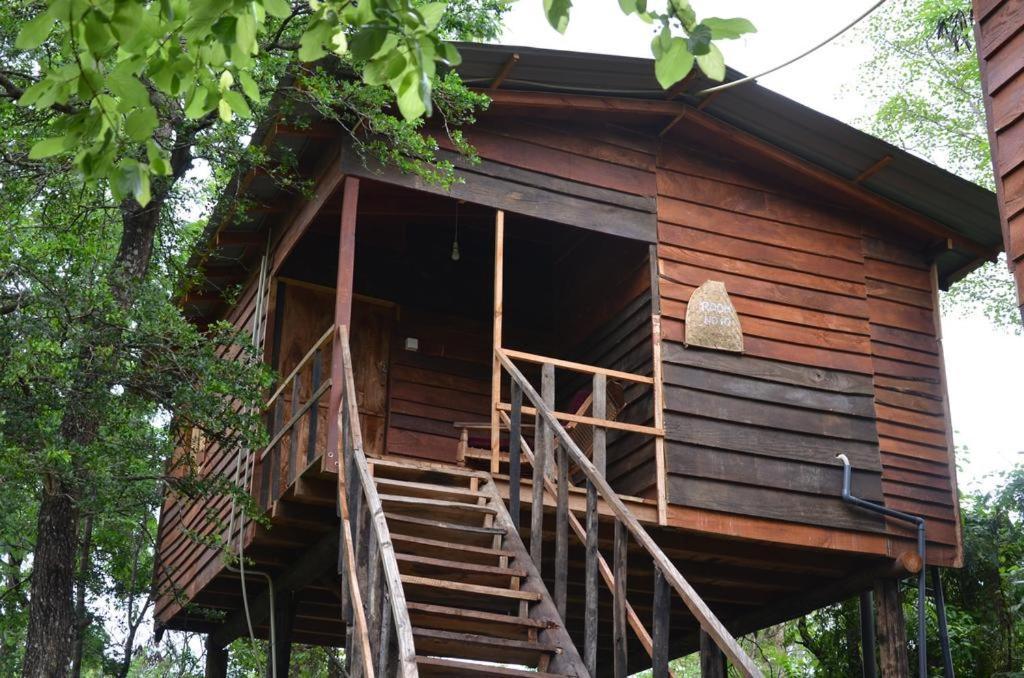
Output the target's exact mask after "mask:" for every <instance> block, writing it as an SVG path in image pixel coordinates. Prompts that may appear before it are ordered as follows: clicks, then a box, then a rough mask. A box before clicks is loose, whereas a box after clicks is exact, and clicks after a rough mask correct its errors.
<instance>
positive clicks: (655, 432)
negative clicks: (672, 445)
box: [498, 403, 665, 436]
mask: <svg viewBox="0 0 1024 678" xmlns="http://www.w3.org/2000/svg"><path fill="white" fill-rule="evenodd" d="M511 409H512V406H511V405H509V403H498V410H499V411H503V412H508V411H509V410H511ZM523 414H529V415H532V416H536V415H537V409H536V408H534V407H527V406H526V405H523ZM551 415H552V417H554V418H555V419H556V420H558V421H567V422H571V423H574V424H584V425H587V426H597V427H599V428H606V429H607V428H611V429H615V430H616V431H625V432H627V433H643V434H646V435H649V436H661V435H664V434H665V432H664V431H663V430H662V429H660V428H656V427H654V426H644V425H643V424H631V423H629V422H628V421H615V420H614V419H597V418H596V417H588V416H586V415H583V414H574V413H572V412H557V411H552V412H551Z"/></svg>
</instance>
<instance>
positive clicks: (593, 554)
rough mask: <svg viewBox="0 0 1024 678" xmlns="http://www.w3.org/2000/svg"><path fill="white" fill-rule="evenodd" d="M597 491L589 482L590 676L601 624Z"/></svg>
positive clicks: (586, 632) (586, 655) (586, 643)
mask: <svg viewBox="0 0 1024 678" xmlns="http://www.w3.org/2000/svg"><path fill="white" fill-rule="evenodd" d="M597 518H598V516H597V490H596V489H595V488H594V485H593V483H591V482H589V481H588V482H587V516H586V521H587V538H586V552H587V560H586V566H585V567H586V569H585V573H584V580H585V586H586V602H585V605H586V611H585V616H584V620H583V625H584V628H583V663H584V664H586V666H587V671H589V672H590V675H592V676H596V675H597V629H598V624H599V618H598V613H599V608H598V590H597V574H598V573H597V561H598V558H599V556H600V554H599V553H598V550H597V543H598V542H597V540H598V536H599V533H598V529H599V528H598V520H597Z"/></svg>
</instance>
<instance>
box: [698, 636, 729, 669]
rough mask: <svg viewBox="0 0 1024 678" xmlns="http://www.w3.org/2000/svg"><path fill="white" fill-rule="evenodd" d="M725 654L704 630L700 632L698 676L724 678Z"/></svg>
mask: <svg viewBox="0 0 1024 678" xmlns="http://www.w3.org/2000/svg"><path fill="white" fill-rule="evenodd" d="M727 674H728V671H727V670H726V666H725V654H724V653H723V652H722V650H721V648H719V647H718V645H716V644H715V641H714V639H712V638H711V636H709V635H708V634H707V633H705V631H704V629H701V630H700V675H701V676H703V678H725V677H726V675H727Z"/></svg>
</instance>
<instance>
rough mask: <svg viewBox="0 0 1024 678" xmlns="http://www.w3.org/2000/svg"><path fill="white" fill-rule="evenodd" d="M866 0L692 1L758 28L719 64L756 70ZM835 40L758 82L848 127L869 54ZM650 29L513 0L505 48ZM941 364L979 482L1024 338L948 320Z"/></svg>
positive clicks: (647, 34)
mask: <svg viewBox="0 0 1024 678" xmlns="http://www.w3.org/2000/svg"><path fill="white" fill-rule="evenodd" d="M871 4H873V0H856V1H852V0H851V1H849V2H844V3H826V2H821V0H784V1H783V2H765V1H764V0H694V7H695V9H696V10H697V13H698V15H699V16H719V17H723V18H727V17H733V16H742V17H745V18H747V19H750V20H751V21H753V22H754V25H755V26H757V28H758V33H756V34H753V35H751V36H749V37H746V38H744V39H740V40H733V41H724V42H723V43H722V48H723V52H724V53H725V57H726V62H727V63H728V64H729V65H730V66H731V67H733V68H735V69H737V70H739V71H741V72H743V73H746V74H752V73H759V72H762V71H765V70H768V69H769V68H771V67H773V66H776V65H777V64H780V63H782V62H784V61H786V60H788V59H789V58H791V57H793V56H795V55H796V54H799V53H800V52H802V51H804V50H805V49H807V48H809V47H811V46H812V45H814V44H815V43H817V42H819V41H821V40H822V39H824V38H825V37H827V36H829V35H831V34H832V33H834V32H835V31H836V30H838V29H839V28H841V27H843V26H845V25H846V24H847V23H848V22H849V21H851V20H852V19H854V18H855V17H856V16H858V15H859V14H860V13H861V12H863V11H864V10H865V9H867V8H868V7H869V6H870V5H871ZM849 35H850V34H847V35H846V36H844V38H845V39H840V40H838V41H835V42H833V43H831V44H829V45H827V46H826V47H823V48H822V49H820V50H818V51H817V52H815V53H814V54H812V55H810V56H808V57H806V58H805V59H803V60H802V61H799V62H797V63H795V64H793V65H791V66H788V67H787V68H785V69H783V70H781V71H779V72H777V73H773V74H772V75H769V76H766V77H765V78H763V79H761V80H760V84H762V85H764V86H766V87H768V88H770V89H773V90H775V91H777V92H779V93H780V94H784V95H786V96H788V97H790V98H792V99H795V100H796V101H799V102H800V103H802V104H805V105H807V106H810V107H812V108H815V109H817V110H819V111H821V112H823V113H826V114H828V115H831V116H833V117H835V118H838V119H839V120H842V121H843V122H847V123H850V124H854V123H856V121H857V119H858V118H863V117H864V116H866V115H868V114H869V113H870V112H871V111H870V110H869V103H868V102H867V101H865V100H864V99H863V98H862V97H859V96H857V95H856V93H855V92H854V90H855V89H856V85H857V77H858V76H859V69H858V67H859V66H860V64H862V63H863V62H864V61H865V60H867V59H868V58H869V57H870V50H869V49H868V48H867V47H865V46H863V45H860V44H857V42H856V40H851V39H849V38H848V36H849ZM651 36H652V32H651V28H650V26H648V25H646V24H643V23H642V22H640V21H639V20H638V19H636V18H635V17H629V18H627V17H625V16H623V15H622V13H621V12H620V11H619V8H618V3H617V2H616V0H577V1H576V3H575V7H574V8H573V14H572V18H571V19H570V21H569V28H568V30H567V31H566V33H565V35H559V34H558V33H557V32H555V31H554V30H553V29H552V28H551V27H550V26H548V24H547V22H546V21H545V19H544V14H543V6H542V3H541V0H520V2H517V3H516V4H515V5H514V6H513V9H512V11H511V13H510V14H509V15H508V16H507V18H506V32H505V35H504V37H503V39H502V40H501V42H502V43H504V44H509V45H523V46H531V47H547V48H552V49H566V50H576V51H581V52H599V53H604V54H620V55H623V56H639V57H646V58H650V51H649V44H650V39H651ZM943 325H944V327H943V329H944V333H945V339H944V344H945V352H946V368H947V371H948V375H949V390H950V406H951V409H952V414H953V427H954V429H955V431H956V436H955V437H956V442H957V444H958V445H966V446H967V447H968V448H970V451H971V454H970V458H969V459H964V458H962V457H961V458H960V459H959V463H960V466H961V470H960V485H961V487H962V488H969V487H976V486H978V485H979V484H982V485H985V484H987V483H985V481H984V477H985V476H986V475H988V474H990V473H992V472H994V471H998V470H1003V469H1007V468H1009V467H1010V466H1011V465H1012V464H1014V463H1017V462H1024V456H1021V454H1020V453H1019V451H1021V450H1024V434H1022V433H1021V431H1022V430H1024V426H1022V425H1021V421H1020V418H1021V417H1022V416H1024V410H1022V403H1024V398H1021V395H1020V391H1019V388H1018V390H1017V392H1014V390H1013V386H1014V385H1015V384H1017V385H1019V384H1024V337H1021V336H1013V335H1010V334H1008V333H1007V332H1005V331H1001V330H996V329H993V328H992V326H991V325H990V324H989V323H988V322H987V321H986V320H985V319H984V318H980V317H969V318H958V317H947V318H945V319H944V321H943Z"/></svg>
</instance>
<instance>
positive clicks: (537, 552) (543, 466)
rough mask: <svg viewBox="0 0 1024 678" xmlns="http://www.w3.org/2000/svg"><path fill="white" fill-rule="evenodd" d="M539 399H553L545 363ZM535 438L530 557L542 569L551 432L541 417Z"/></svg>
mask: <svg viewBox="0 0 1024 678" xmlns="http://www.w3.org/2000/svg"><path fill="white" fill-rule="evenodd" d="M541 400H542V401H543V402H544V404H545V405H548V407H551V406H552V405H553V403H554V401H555V367H554V365H549V364H545V365H544V366H543V367H541ZM536 431H537V440H536V443H535V445H534V448H533V451H534V454H533V459H534V469H533V503H532V505H531V506H530V557H531V558H532V559H533V563H534V565H536V567H537V570H538V571H542V570H541V567H542V561H541V556H542V552H543V546H544V534H543V532H544V478H545V477H546V476H547V462H548V458H549V457H550V456H551V443H552V438H551V432H550V431H549V430H548V426H547V424H546V422H545V420H544V418H543V417H540V416H538V417H537V421H536Z"/></svg>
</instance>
